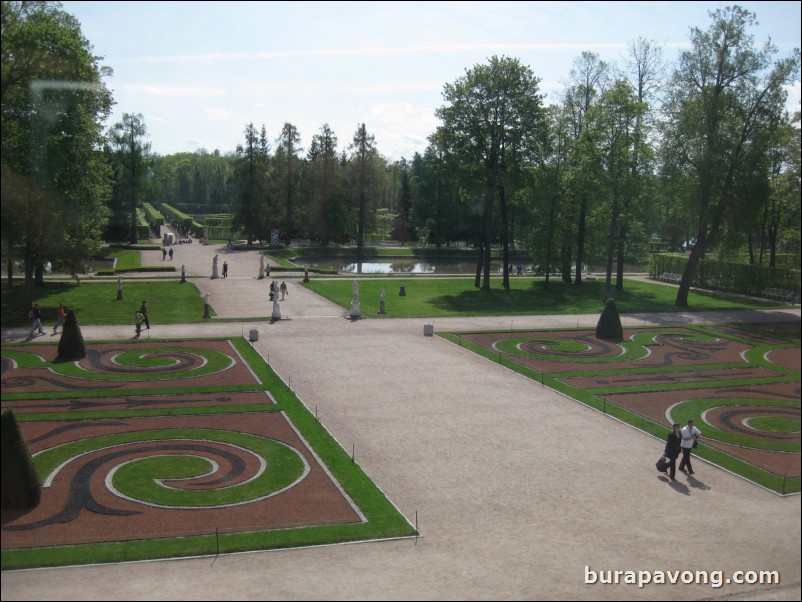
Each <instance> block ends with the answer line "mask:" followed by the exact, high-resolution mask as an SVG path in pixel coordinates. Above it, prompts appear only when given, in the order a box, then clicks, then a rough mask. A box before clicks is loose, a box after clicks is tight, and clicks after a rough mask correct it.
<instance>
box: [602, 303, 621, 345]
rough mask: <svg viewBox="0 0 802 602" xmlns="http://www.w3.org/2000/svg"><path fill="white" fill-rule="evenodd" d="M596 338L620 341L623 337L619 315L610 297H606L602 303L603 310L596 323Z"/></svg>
mask: <svg viewBox="0 0 802 602" xmlns="http://www.w3.org/2000/svg"><path fill="white" fill-rule="evenodd" d="M596 338H597V339H601V340H603V341H622V340H623V339H624V329H623V328H622V326H621V316H619V315H618V308H617V307H616V306H615V300H614V299H613V298H612V297H611V298H609V299H607V302H606V303H605V304H604V311H602V314H601V316H600V317H599V322H598V323H597V324H596Z"/></svg>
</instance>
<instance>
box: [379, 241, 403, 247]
mask: <svg viewBox="0 0 802 602" xmlns="http://www.w3.org/2000/svg"><path fill="white" fill-rule="evenodd" d="M379 246H380V247H400V246H401V243H400V242H398V241H397V240H380V241H379Z"/></svg>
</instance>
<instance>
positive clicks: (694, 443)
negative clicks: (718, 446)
mask: <svg viewBox="0 0 802 602" xmlns="http://www.w3.org/2000/svg"><path fill="white" fill-rule="evenodd" d="M697 447H699V440H698V439H694V440H693V449H696V448H697Z"/></svg>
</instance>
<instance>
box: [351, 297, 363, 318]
mask: <svg viewBox="0 0 802 602" xmlns="http://www.w3.org/2000/svg"><path fill="white" fill-rule="evenodd" d="M361 317H362V312H361V311H360V310H359V301H357V300H356V299H354V300H353V301H351V319H356V318H361Z"/></svg>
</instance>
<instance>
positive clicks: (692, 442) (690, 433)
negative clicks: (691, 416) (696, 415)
mask: <svg viewBox="0 0 802 602" xmlns="http://www.w3.org/2000/svg"><path fill="white" fill-rule="evenodd" d="M681 434H682V443H681V444H680V446H681V448H682V462H680V463H679V469H680V470H681V471H682V472H687V473H688V474H693V467H692V466H691V452H692V451H693V448H694V447H696V444H697V443H696V442H697V441H698V439H699V436H700V435H701V434H702V431H700V430H699V429H698V428H696V427H695V426H694V424H693V420H689V421H688V424H686V425H685V426H684V427H682V431H681ZM686 467H687V470H686Z"/></svg>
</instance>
